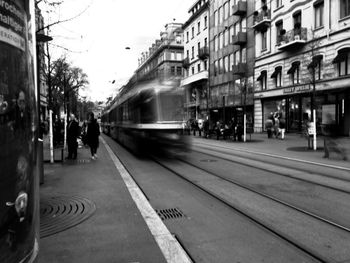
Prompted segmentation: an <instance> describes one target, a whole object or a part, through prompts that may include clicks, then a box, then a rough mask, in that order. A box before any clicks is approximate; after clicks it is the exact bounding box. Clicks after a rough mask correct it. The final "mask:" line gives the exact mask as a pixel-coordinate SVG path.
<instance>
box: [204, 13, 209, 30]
mask: <svg viewBox="0 0 350 263" xmlns="http://www.w3.org/2000/svg"><path fill="white" fill-rule="evenodd" d="M207 27H208V17H207V16H205V17H204V29H205V28H207Z"/></svg>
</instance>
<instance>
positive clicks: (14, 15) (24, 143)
mask: <svg viewBox="0 0 350 263" xmlns="http://www.w3.org/2000/svg"><path fill="white" fill-rule="evenodd" d="M0 14H4V17H6V19H3V21H2V23H0V262H6V263H18V262H23V263H24V262H35V260H37V255H38V251H39V228H40V226H39V169H40V167H41V168H42V162H40V159H39V158H38V156H39V149H40V148H39V142H38V138H39V137H38V136H39V125H38V115H37V113H38V97H39V96H38V93H37V92H36V91H37V89H36V87H35V79H34V77H35V76H36V74H35V69H36V67H35V62H36V58H35V55H36V53H35V36H34V31H35V22H34V18H35V12H34V1H32V0H30V1H29V0H27V1H22V0H11V1H6V0H5V1H1V4H0ZM5 20H9V21H11V23H6V21H5ZM12 22H13V23H12Z"/></svg>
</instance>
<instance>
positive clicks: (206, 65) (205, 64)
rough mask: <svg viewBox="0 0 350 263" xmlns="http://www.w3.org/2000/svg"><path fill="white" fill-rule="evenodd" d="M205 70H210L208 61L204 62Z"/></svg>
mask: <svg viewBox="0 0 350 263" xmlns="http://www.w3.org/2000/svg"><path fill="white" fill-rule="evenodd" d="M204 70H208V61H207V60H204Z"/></svg>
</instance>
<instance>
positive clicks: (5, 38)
mask: <svg viewBox="0 0 350 263" xmlns="http://www.w3.org/2000/svg"><path fill="white" fill-rule="evenodd" d="M25 21H26V14H25V12H24V10H23V9H22V8H20V7H19V6H18V5H17V4H16V3H15V2H14V1H10V0H0V42H5V43H7V44H9V45H12V46H14V47H16V48H19V49H21V50H22V51H24V50H25V39H24V38H25V36H24V35H25V29H26V28H25Z"/></svg>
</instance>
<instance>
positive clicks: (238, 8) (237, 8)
mask: <svg viewBox="0 0 350 263" xmlns="http://www.w3.org/2000/svg"><path fill="white" fill-rule="evenodd" d="M246 13H247V2H246V1H238V3H237V4H236V5H234V6H233V7H232V15H234V16H243V15H245V14H246Z"/></svg>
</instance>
